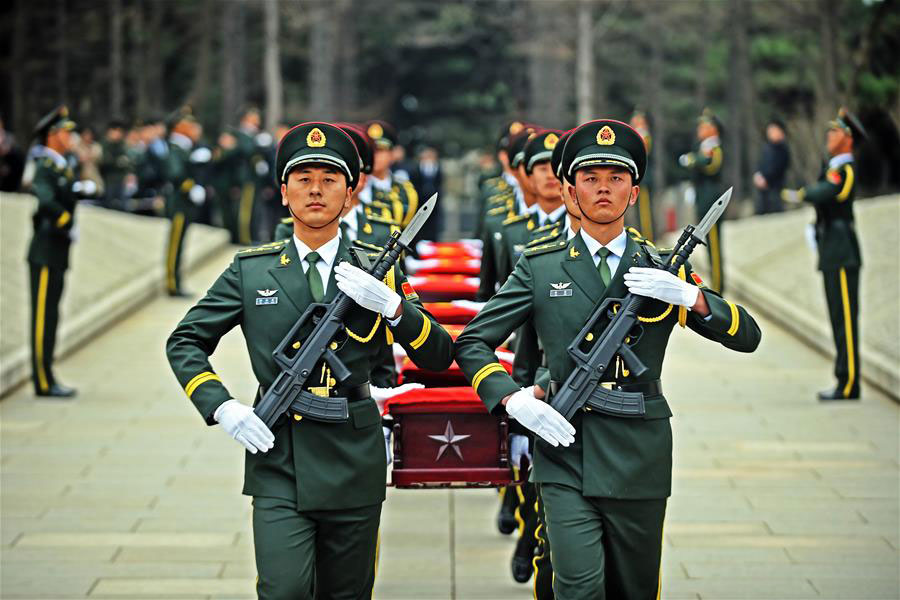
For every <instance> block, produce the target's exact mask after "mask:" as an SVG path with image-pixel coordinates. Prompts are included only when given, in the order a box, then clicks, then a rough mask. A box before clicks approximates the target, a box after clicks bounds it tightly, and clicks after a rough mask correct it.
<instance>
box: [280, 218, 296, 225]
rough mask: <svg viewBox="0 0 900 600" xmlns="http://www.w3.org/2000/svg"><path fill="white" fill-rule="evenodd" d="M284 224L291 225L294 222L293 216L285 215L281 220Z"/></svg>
mask: <svg viewBox="0 0 900 600" xmlns="http://www.w3.org/2000/svg"><path fill="white" fill-rule="evenodd" d="M281 222H282V223H284V224H285V225H291V224H292V223H293V222H294V219H293V217H285V218H283V219H282V220H281Z"/></svg>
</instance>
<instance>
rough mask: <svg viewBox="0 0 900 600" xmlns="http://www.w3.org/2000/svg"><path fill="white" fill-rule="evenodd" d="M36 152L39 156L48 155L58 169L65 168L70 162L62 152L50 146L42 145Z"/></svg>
mask: <svg viewBox="0 0 900 600" xmlns="http://www.w3.org/2000/svg"><path fill="white" fill-rule="evenodd" d="M35 154H36V155H37V156H46V157H48V158H49V159H50V160H52V161H53V164H55V165H56V167H57V168H58V169H65V168H66V166H68V164H69V163H67V162H66V158H65V157H64V156H63V155H62V154H60V153H59V152H57V151H56V150H54V149H53V148H50V147H49V146H44V145H40V146H39V147H38V148H37V152H35Z"/></svg>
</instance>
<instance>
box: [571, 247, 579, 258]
mask: <svg viewBox="0 0 900 600" xmlns="http://www.w3.org/2000/svg"><path fill="white" fill-rule="evenodd" d="M580 254H581V252H579V251H578V250H576V249H575V246H572V247H571V248H569V256H570V257H571V258H578V256H579V255H580Z"/></svg>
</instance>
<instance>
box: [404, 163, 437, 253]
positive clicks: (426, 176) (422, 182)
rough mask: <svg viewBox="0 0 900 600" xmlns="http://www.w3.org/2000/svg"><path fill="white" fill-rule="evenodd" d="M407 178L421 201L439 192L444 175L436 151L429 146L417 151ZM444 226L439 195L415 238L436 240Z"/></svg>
mask: <svg viewBox="0 0 900 600" xmlns="http://www.w3.org/2000/svg"><path fill="white" fill-rule="evenodd" d="M409 180H410V181H411V182H412V184H413V186H414V187H415V188H416V192H418V194H419V198H422V199H423V201H424V200H427V199H428V198H431V196H432V194H440V193H441V189H442V187H443V184H444V177H443V174H442V173H441V163H440V160H439V158H438V151H437V150H436V149H435V148H432V147H430V146H428V147H426V148H423V149H422V150H421V151H419V157H418V161H416V163H415V164H413V166H412V168H411V169H410V172H409ZM443 228H444V212H443V207H442V205H441V200H440V196H438V203H437V205H436V206H435V208H434V213H432V215H431V217H430V218H429V219H428V221H427V222H426V223H425V225H424V226H423V227H422V230H421V231H420V232H419V235H418V236H416V239H417V240H438V239H440V236H441V231H442V230H443Z"/></svg>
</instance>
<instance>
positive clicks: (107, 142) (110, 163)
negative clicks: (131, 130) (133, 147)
mask: <svg viewBox="0 0 900 600" xmlns="http://www.w3.org/2000/svg"><path fill="white" fill-rule="evenodd" d="M132 169H133V167H132V164H131V158H130V157H129V156H128V149H127V147H126V146H125V123H123V122H122V121H120V120H118V119H113V120H112V121H110V122H109V124H108V125H107V126H106V136H105V137H104V139H103V155H102V158H101V160H100V175H101V176H102V177H103V182H104V184H105V200H104V204H105V206H106V207H107V208H115V209H119V210H121V209H122V208H123V201H124V199H125V180H126V178H127V177H128V176H129V175H130V174H131V172H132Z"/></svg>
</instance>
